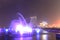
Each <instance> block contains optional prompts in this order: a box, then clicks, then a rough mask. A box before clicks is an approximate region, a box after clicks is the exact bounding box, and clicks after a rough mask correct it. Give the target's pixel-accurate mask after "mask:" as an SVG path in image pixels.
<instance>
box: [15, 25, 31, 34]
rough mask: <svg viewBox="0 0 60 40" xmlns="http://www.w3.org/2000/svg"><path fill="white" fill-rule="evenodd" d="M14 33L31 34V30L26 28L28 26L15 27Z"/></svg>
mask: <svg viewBox="0 0 60 40" xmlns="http://www.w3.org/2000/svg"><path fill="white" fill-rule="evenodd" d="M15 30H16V31H19V32H20V34H23V33H31V32H32V28H30V27H28V26H25V27H24V26H23V25H20V24H19V25H17V27H16V29H15Z"/></svg>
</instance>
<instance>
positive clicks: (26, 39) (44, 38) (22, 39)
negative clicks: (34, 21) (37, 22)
mask: <svg viewBox="0 0 60 40" xmlns="http://www.w3.org/2000/svg"><path fill="white" fill-rule="evenodd" d="M47 36H48V35H42V36H41V37H42V38H41V37H40V35H36V36H34V37H20V38H14V40H48V39H47Z"/></svg>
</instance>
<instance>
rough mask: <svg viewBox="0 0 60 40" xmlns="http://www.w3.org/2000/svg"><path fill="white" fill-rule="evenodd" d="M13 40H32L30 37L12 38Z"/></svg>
mask: <svg viewBox="0 0 60 40" xmlns="http://www.w3.org/2000/svg"><path fill="white" fill-rule="evenodd" d="M14 40H32V37H21V38H14Z"/></svg>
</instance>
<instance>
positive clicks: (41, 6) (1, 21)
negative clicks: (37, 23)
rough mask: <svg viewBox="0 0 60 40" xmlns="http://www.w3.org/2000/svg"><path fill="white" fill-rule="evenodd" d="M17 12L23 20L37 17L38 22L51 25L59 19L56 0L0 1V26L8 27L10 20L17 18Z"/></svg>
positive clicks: (59, 2) (58, 5)
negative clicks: (21, 15)
mask: <svg viewBox="0 0 60 40" xmlns="http://www.w3.org/2000/svg"><path fill="white" fill-rule="evenodd" d="M17 12H20V13H21V14H23V16H24V17H25V18H29V17H30V16H37V17H38V20H48V22H49V23H52V22H53V21H55V20H58V19H60V1H58V0H0V26H1V27H8V26H9V25H10V22H11V20H13V19H16V18H17Z"/></svg>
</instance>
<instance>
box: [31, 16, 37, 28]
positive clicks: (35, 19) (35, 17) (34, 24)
mask: <svg viewBox="0 0 60 40" xmlns="http://www.w3.org/2000/svg"><path fill="white" fill-rule="evenodd" d="M30 25H31V26H32V27H36V26H37V16H32V17H30Z"/></svg>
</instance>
